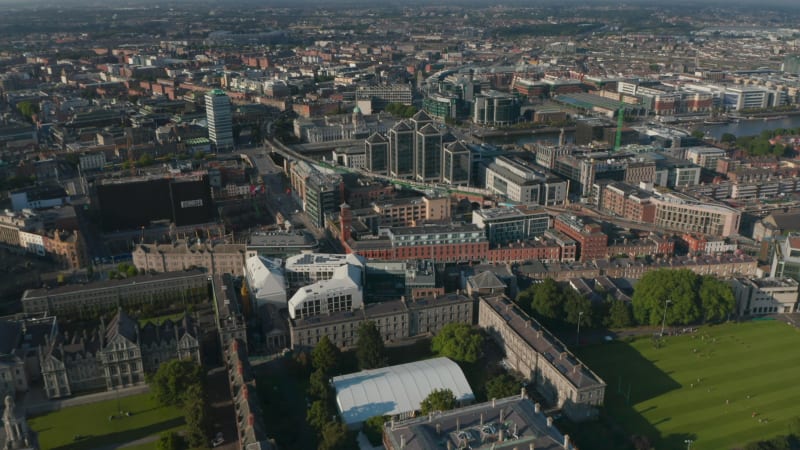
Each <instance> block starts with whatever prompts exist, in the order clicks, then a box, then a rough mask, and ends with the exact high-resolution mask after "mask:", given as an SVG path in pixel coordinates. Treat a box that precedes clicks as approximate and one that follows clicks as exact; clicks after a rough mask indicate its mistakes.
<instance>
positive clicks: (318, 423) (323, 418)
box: [306, 400, 328, 432]
mask: <svg viewBox="0 0 800 450" xmlns="http://www.w3.org/2000/svg"><path fill="white" fill-rule="evenodd" d="M306 422H308V424H309V425H311V426H312V427H314V429H315V430H317V431H320V432H321V431H322V430H323V429H324V428H325V424H326V423H327V422H328V407H327V405H326V404H325V401H323V400H315V401H314V403H312V404H311V406H310V407H309V408H308V412H307V413H306Z"/></svg>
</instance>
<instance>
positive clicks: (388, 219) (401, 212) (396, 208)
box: [372, 196, 451, 227]
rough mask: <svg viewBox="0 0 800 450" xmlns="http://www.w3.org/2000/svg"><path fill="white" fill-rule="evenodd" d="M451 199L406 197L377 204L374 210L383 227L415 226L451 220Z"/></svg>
mask: <svg viewBox="0 0 800 450" xmlns="http://www.w3.org/2000/svg"><path fill="white" fill-rule="evenodd" d="M450 207H451V205H450V197H427V196H425V197H422V198H420V197H405V198H397V199H394V200H391V201H386V202H376V203H374V204H373V206H372V210H373V211H374V212H375V213H376V214H378V215H379V216H380V219H381V220H380V225H381V226H391V227H401V226H414V225H416V224H418V223H420V222H423V221H428V222H435V221H441V220H447V219H449V218H450Z"/></svg>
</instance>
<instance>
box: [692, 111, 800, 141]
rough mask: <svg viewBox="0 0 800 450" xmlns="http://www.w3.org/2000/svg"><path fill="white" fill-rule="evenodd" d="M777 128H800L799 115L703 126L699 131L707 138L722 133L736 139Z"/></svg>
mask: <svg viewBox="0 0 800 450" xmlns="http://www.w3.org/2000/svg"><path fill="white" fill-rule="evenodd" d="M777 128H800V115H797V116H789V117H786V118H783V119H773V120H764V119H753V120H742V121H740V122H738V123H728V124H725V125H703V126H701V127H700V128H699V129H700V130H703V131H704V132H706V133H707V135H708V136H711V137H713V138H714V139H719V138H720V137H722V135H723V134H724V133H730V134H732V135H734V136H736V137H740V136H755V135H757V134H761V132H762V131H764V130H775V129H777Z"/></svg>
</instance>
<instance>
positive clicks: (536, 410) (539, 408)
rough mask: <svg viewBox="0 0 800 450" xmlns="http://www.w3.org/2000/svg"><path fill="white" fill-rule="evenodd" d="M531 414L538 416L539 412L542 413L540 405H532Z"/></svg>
mask: <svg viewBox="0 0 800 450" xmlns="http://www.w3.org/2000/svg"><path fill="white" fill-rule="evenodd" d="M533 412H535V413H536V414H539V413H540V412H542V405H541V404H539V403H538V402H537V403H534V404H533Z"/></svg>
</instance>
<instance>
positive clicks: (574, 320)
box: [564, 289, 592, 326]
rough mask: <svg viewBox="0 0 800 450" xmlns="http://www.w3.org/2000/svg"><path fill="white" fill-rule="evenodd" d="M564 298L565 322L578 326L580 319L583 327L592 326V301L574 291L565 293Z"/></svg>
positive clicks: (570, 290)
mask: <svg viewBox="0 0 800 450" xmlns="http://www.w3.org/2000/svg"><path fill="white" fill-rule="evenodd" d="M564 298H565V300H564V313H565V317H564V321H565V322H567V323H570V324H572V325H577V324H578V320H579V318H580V322H581V325H583V326H587V325H591V323H592V301H591V300H589V299H588V298H586V297H584V296H582V295H581V294H579V293H578V292H575V291H574V290H572V289H569V290H567V291H566V292H564ZM581 313H583V314H581Z"/></svg>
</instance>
